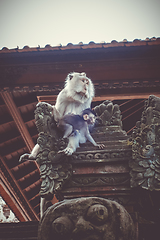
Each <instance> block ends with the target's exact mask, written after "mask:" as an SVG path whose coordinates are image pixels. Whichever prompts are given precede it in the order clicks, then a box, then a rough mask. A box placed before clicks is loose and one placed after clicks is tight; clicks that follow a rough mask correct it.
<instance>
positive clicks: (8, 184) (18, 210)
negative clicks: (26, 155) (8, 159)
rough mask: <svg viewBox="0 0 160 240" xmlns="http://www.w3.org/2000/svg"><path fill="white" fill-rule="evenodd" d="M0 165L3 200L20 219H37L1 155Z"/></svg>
mask: <svg viewBox="0 0 160 240" xmlns="http://www.w3.org/2000/svg"><path fill="white" fill-rule="evenodd" d="M0 165H1V170H0V192H1V196H2V197H3V198H4V200H5V201H6V202H7V204H8V205H9V206H10V208H11V209H12V211H13V212H14V213H15V214H16V216H17V218H18V219H19V220H20V221H28V220H33V219H34V220H39V218H38V216H37V215H36V213H35V212H34V210H33V209H32V207H31V205H30V203H29V201H28V200H27V198H26V197H25V195H24V193H23V192H22V190H21V188H20V187H19V185H18V184H17V182H16V180H15V178H14V176H13V174H12V173H11V171H10V169H9V168H8V167H7V165H6V164H5V161H4V160H3V158H2V157H0ZM2 170H3V171H2ZM6 175H7V176H8V177H7V178H6ZM8 179H9V180H8ZM12 185H14V187H12ZM15 189H16V191H15ZM18 193H19V194H18ZM22 202H23V203H22ZM24 202H25V205H26V206H27V208H28V210H29V212H30V214H31V216H30V214H28V211H27V210H26V208H25V207H24Z"/></svg>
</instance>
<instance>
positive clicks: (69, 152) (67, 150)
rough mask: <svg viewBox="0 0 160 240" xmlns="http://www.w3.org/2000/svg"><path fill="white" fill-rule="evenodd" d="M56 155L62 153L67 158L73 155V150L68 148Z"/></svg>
mask: <svg viewBox="0 0 160 240" xmlns="http://www.w3.org/2000/svg"><path fill="white" fill-rule="evenodd" d="M58 153H64V154H66V155H68V156H70V155H72V153H73V149H72V148H69V147H66V148H65V149H63V150H61V151H59V152H58Z"/></svg>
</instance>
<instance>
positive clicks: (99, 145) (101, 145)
mask: <svg viewBox="0 0 160 240" xmlns="http://www.w3.org/2000/svg"><path fill="white" fill-rule="evenodd" d="M97 147H98V148H100V149H103V148H104V147H105V145H104V144H97Z"/></svg>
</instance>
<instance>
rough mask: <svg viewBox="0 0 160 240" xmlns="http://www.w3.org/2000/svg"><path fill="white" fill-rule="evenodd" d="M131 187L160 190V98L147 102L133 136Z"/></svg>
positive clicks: (152, 98) (150, 98) (151, 97)
mask: <svg viewBox="0 0 160 240" xmlns="http://www.w3.org/2000/svg"><path fill="white" fill-rule="evenodd" d="M130 167H131V172H130V175H131V187H137V186H140V187H142V188H144V189H147V190H158V191H159V190H160V98H158V97H156V96H153V95H151V96H150V97H149V98H148V100H146V102H145V107H144V111H143V113H142V117H141V121H140V122H137V124H136V128H135V129H134V130H133V134H132V160H131V161H130Z"/></svg>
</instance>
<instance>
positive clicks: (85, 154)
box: [61, 126, 132, 205]
mask: <svg viewBox="0 0 160 240" xmlns="http://www.w3.org/2000/svg"><path fill="white" fill-rule="evenodd" d="M92 136H93V138H94V139H95V141H96V142H98V143H103V144H105V148H104V149H97V148H96V147H94V146H93V145H91V144H90V143H88V142H87V143H85V144H82V145H81V146H80V148H79V149H78V150H77V151H76V153H74V154H73V155H72V156H71V159H70V163H71V164H72V168H73V175H72V177H71V178H70V180H69V181H68V182H67V183H66V184H65V185H64V187H63V189H62V192H61V193H62V195H63V196H64V198H65V199H71V198H75V197H84V196H85V197H89V196H99V197H104V198H108V199H112V200H116V201H118V202H120V203H122V204H123V205H126V204H128V202H129V201H130V198H131V190H130V175H129V164H128V162H129V160H130V158H131V156H132V152H131V146H130V145H128V137H127V134H126V132H125V131H123V130H122V129H121V127H119V126H103V127H96V128H95V129H94V131H93V133H92Z"/></svg>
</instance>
